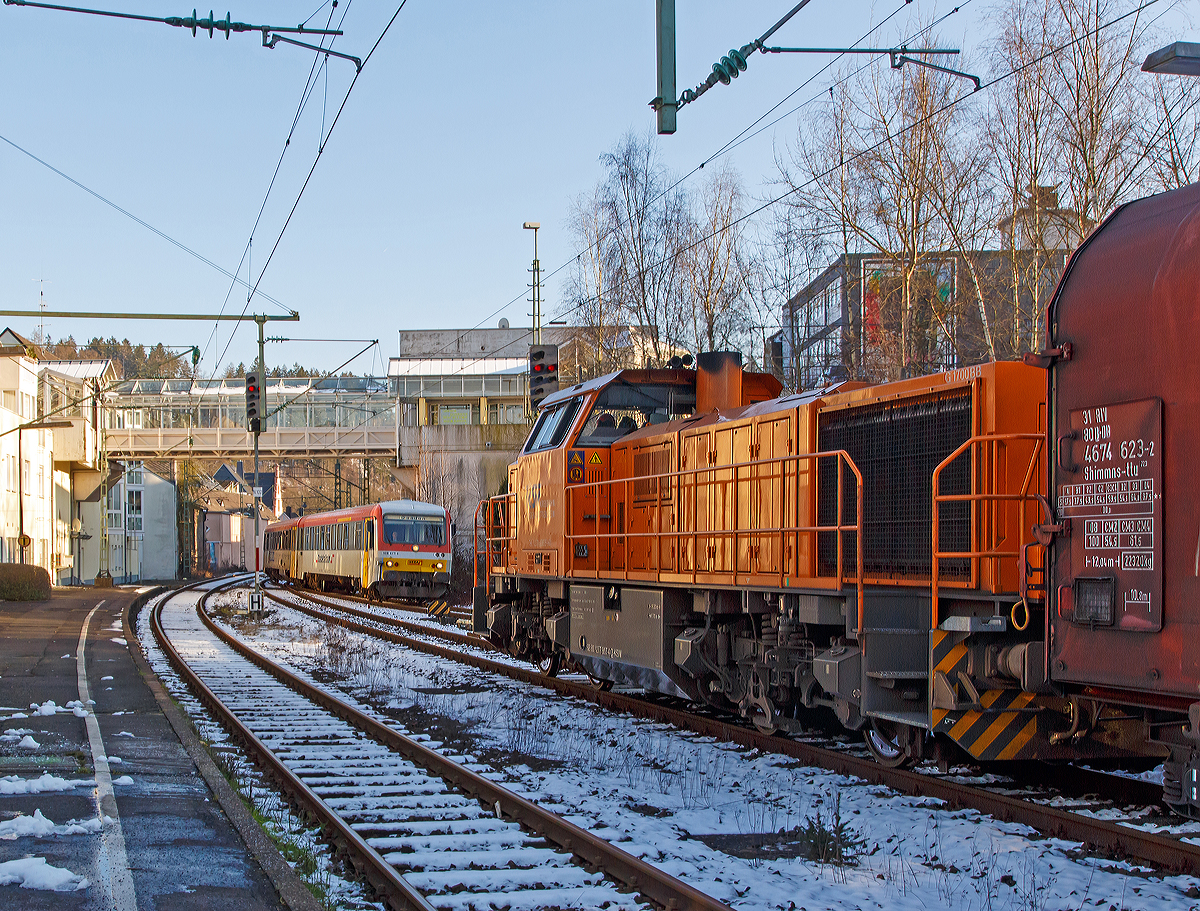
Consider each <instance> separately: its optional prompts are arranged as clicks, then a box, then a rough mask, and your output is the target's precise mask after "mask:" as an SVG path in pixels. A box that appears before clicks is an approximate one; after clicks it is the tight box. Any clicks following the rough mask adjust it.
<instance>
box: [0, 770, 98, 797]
mask: <svg viewBox="0 0 1200 911" xmlns="http://www.w3.org/2000/svg"><path fill="white" fill-rule="evenodd" d="M95 784H96V779H94V778H87V779H82V780H79V781H68V780H67V779H65V778H59V777H58V776H57V775H51V774H50V773H49V772H43V773H42V776H41V777H40V778H22V777H21V776H20V775H5V776H4V777H3V778H0V794H4V795H7V794H43V793H46V792H48V791H70V790H71V789H72V788H78V787H91V786H93V785H95Z"/></svg>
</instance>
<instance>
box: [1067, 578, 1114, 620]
mask: <svg viewBox="0 0 1200 911" xmlns="http://www.w3.org/2000/svg"><path fill="white" fill-rule="evenodd" d="M1074 595H1075V597H1074V601H1075V616H1074V617H1073V618H1072V619H1073V620H1074V621H1075V622H1076V623H1094V624H1096V625H1097V626H1112V622H1113V602H1114V601H1115V600H1116V580H1115V579H1111V578H1109V579H1076V580H1075V593H1074Z"/></svg>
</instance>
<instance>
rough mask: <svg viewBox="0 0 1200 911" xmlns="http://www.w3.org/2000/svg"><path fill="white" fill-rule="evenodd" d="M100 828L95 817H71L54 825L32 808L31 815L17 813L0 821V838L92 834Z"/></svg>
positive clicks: (13, 838)
mask: <svg viewBox="0 0 1200 911" xmlns="http://www.w3.org/2000/svg"><path fill="white" fill-rule="evenodd" d="M100 828H101V824H100V820H99V819H97V818H96V817H92V818H91V819H72V820H71V821H70V822H67V823H64V824H63V825H61V826H56V825H55V824H54V822H53V820H50V819H47V818H46V817H45V816H44V815H42V811H41V810H34V811H33V815H32V816H26V815H24V814H23V813H19V814H17V815H16V816H15V817H13V818H12V819H6V820H4V821H3V822H0V839H4V840H5V841H14V840H16V839H18V838H48V837H49V836H51V835H94V834H96V833H97V832H99V831H100Z"/></svg>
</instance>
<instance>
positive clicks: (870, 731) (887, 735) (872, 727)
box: [863, 718, 909, 769]
mask: <svg viewBox="0 0 1200 911" xmlns="http://www.w3.org/2000/svg"><path fill="white" fill-rule="evenodd" d="M903 727H904V725H901V724H896V723H895V722H893V721H884V720H882V719H879V718H872V719H871V723H870V724H869V725H868V726H867V728H866V730H864V731H863V739H864V740H865V741H866V743H867V749H868V750H870V751H871V755H872V756H874V757H875V761H876V762H878V763H879V764H880V765H882V766H887V767H888V768H889V769H898V768H900V767H901V766H905V765H908V763H909V758H908V754H907V753H906V752H905V751H904V736H903V730H902V729H903Z"/></svg>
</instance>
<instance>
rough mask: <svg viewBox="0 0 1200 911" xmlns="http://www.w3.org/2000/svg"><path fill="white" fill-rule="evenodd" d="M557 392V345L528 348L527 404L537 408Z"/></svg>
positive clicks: (531, 346)
mask: <svg viewBox="0 0 1200 911" xmlns="http://www.w3.org/2000/svg"><path fill="white" fill-rule="evenodd" d="M556 392H558V345H530V346H529V404H530V406H532V407H533V409H534V410H535V411H536V410H537V407H538V406H539V405H540V404H542V401H543V400H544V399H545V398H546V397H547V396H549V395H553V394H554V393H556Z"/></svg>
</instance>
